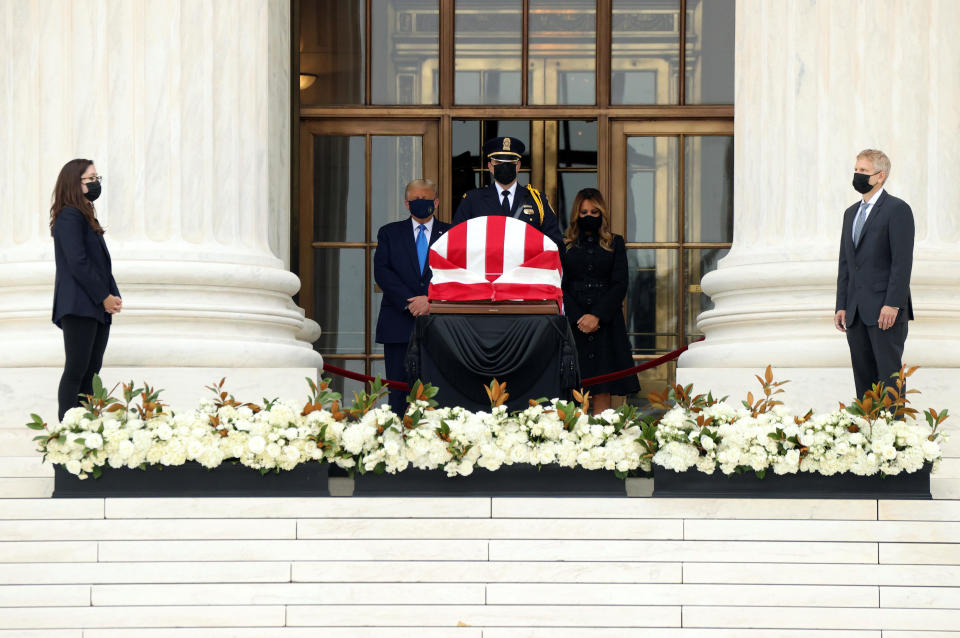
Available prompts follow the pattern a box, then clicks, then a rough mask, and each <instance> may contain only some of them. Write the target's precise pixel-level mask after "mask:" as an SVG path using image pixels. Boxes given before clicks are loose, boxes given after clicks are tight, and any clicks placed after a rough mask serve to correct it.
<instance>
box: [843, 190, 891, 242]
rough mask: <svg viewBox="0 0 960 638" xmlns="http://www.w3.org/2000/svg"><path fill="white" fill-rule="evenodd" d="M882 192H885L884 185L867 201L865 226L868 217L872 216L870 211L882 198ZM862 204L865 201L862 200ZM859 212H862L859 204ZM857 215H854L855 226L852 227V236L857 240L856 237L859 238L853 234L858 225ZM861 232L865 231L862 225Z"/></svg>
mask: <svg viewBox="0 0 960 638" xmlns="http://www.w3.org/2000/svg"><path fill="white" fill-rule="evenodd" d="M882 194H883V186H881V187H880V190H878V191H877V192H876V193H874V194H873V197H871V198H870V199H869V200H868V201H867V209H866V210H865V211H863V225H864V226H866V225H867V219H868V218H869V217H870V211H872V210H873V205H874V204H876V203H877V200H878V199H880V195H882ZM860 205H861V206H862V205H863V202H861V203H860ZM859 214H860V208H859V206H858V207H857V215H859ZM857 215H854V216H853V228H852V229H851V234H850V236H851V237H853V239H854V241H856V239H857V238H856V237H855V236H854V235H853V231H854V230H855V229H856V227H857ZM860 232H861V233H862V232H863V230H862V227H861V231H860Z"/></svg>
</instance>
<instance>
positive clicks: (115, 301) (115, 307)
mask: <svg viewBox="0 0 960 638" xmlns="http://www.w3.org/2000/svg"><path fill="white" fill-rule="evenodd" d="M103 308H104V310H106V311H107V312H109V313H110V314H111V315H115V314H117V313H118V312H120V311H121V310H122V309H123V299H121V298H120V297H117V296H116V295H108V296H107V298H106V299H104V300H103Z"/></svg>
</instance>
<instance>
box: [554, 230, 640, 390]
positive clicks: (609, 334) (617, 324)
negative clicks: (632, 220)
mask: <svg viewBox="0 0 960 638" xmlns="http://www.w3.org/2000/svg"><path fill="white" fill-rule="evenodd" d="M628 283H629V275H628V273H627V250H626V247H625V246H624V243H623V237H621V236H620V235H614V242H613V251H612V252H611V251H609V250H604V249H603V248H602V247H601V246H600V244H599V242H598V238H597V235H596V234H595V233H582V234H581V235H580V238H579V239H578V241H577V243H576V244H574V245H572V246H570V247H569V248H568V249H567V252H566V256H565V257H564V258H563V305H564V312H565V314H566V315H567V319H568V320H569V321H570V326H571V328H572V329H573V336H574V340H575V341H576V344H577V354H578V357H579V359H580V375H581V376H582V377H583V378H584V379H586V378H588V377H594V376H598V375H601V374H607V373H609V372H616V371H617V370H624V369H626V368H632V367H633V366H634V363H633V358H632V357H631V356H630V342H629V341H628V340H627V327H626V324H625V323H624V321H623V298H624V297H625V296H626V294H627V284H628ZM586 314H592V315H596V316H597V317H599V318H600V323H599V326H598V328H597V330H596V332H593V333H590V334H584V333H583V332H581V331H580V329H579V328H577V321H578V320H579V319H580V317H582V316H583V315H586ZM587 389H588V390H590V392H591V394H603V393H606V392H609V393H610V394H623V395H629V394H634V393H636V392H639V391H640V382H639V381H637V375H635V374H633V375H630V376H628V377H626V378H624V379H618V380H616V381H610V382H607V383H600V384H597V385H595V386H591V387H589V388H587Z"/></svg>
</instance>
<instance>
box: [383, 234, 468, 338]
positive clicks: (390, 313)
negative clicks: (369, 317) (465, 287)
mask: <svg viewBox="0 0 960 638" xmlns="http://www.w3.org/2000/svg"><path fill="white" fill-rule="evenodd" d="M448 228H450V225H449V224H444V223H443V222H442V221H440V220H439V219H436V218H434V220H433V230H432V231H431V233H430V243H431V244H433V242H435V241H437V238H439V237H440V235H442V234H443V233H445V232H447V229H448ZM432 275H433V272H432V271H431V270H430V266H429V265H428V266H426V267H425V268H424V269H423V274H421V273H420V262H419V261H418V260H417V244H416V240H415V239H414V234H413V225H412V224H411V222H410V218H409V217H408V218H407V219H405V220H403V221H400V222H393V223H392V224H385V225H384V226H382V227H381V228H380V230H379V231H378V232H377V250H376V252H374V254H373V278H374V279H375V280H376V282H377V285H378V286H380V289H381V290H382V291H383V300H382V301H381V302H380V316H379V317H378V318H377V336H376V341H377V343H406V342H408V341H409V340H410V335H411V334H412V333H413V315H411V314H410V311H409V310H407V299H409V298H410V297H417V296H419V295H425V294H427V287H428V285H429V284H430V277H431V276H432Z"/></svg>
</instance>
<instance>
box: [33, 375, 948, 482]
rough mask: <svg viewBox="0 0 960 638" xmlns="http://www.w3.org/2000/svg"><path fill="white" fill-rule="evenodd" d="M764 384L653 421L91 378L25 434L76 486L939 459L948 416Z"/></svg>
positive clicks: (581, 408)
mask: <svg viewBox="0 0 960 638" xmlns="http://www.w3.org/2000/svg"><path fill="white" fill-rule="evenodd" d="M767 376H768V378H767V380H766V381H765V382H764V381H763V380H761V383H765V385H764V389H765V393H766V398H765V399H762V400H760V401H757V402H756V403H754V402H753V398H752V396H748V401H745V402H744V403H743V405H742V406H739V407H735V406H733V405H731V404H729V403H727V402H726V401H723V400H719V401H718V400H714V399H713V398H712V397H711V396H710V395H706V396H705V397H704V396H703V395H697V396H691V391H690V388H689V387H687V388H682V387H680V386H676V387H675V388H672V389H670V390H669V392H666V393H664V394H663V395H656V394H653V395H651V399H652V401H653V402H654V403H655V404H658V403H659V404H663V407H669V409H667V411H666V412H665V413H664V414H663V416H662V417H661V418H659V419H654V418H653V417H650V416H644V415H642V414H641V413H640V411H639V410H637V409H636V408H634V407H632V406H629V405H625V406H622V407H620V408H619V409H617V410H606V411H604V412H603V413H601V414H599V415H590V414H589V394H588V393H583V394H581V393H579V392H575V393H574V396H575V401H569V402H568V401H561V400H558V399H552V400H546V399H540V400H537V401H533V400H532V401H530V406H529V407H527V408H526V409H524V410H522V411H516V412H508V411H507V408H506V406H505V405H503V403H504V402H505V401H506V399H507V397H508V396H509V395H508V394H507V393H506V392H505V387H506V384H498V383H497V382H496V381H494V382H493V383H491V385H490V387H488V388H487V392H488V395H489V396H490V400H491V409H490V411H489V412H485V411H478V412H471V411H469V410H465V409H463V408H459V407H453V408H450V407H444V408H439V407H436V402H435V401H433V399H432V397H433V396H434V395H435V394H436V392H437V389H436V388H434V387H432V386H428V385H423V384H420V383H419V382H418V383H416V384H415V385H414V387H413V390H412V391H411V393H410V396H409V397H408V408H407V411H406V413H405V414H404V415H403V416H399V415H397V414H395V413H393V412H392V411H391V410H390V408H389V406H387V405H386V404H385V403H383V402H382V400H383V397H384V395H385V392H386V389H385V388H384V387H383V385H382V384H381V383H380V382H379V380H378V381H377V382H374V383H373V384H372V385H371V392H369V393H363V394H360V395H355V399H356V400H355V402H354V405H353V406H352V407H351V408H349V409H341V408H340V405H339V399H340V395H339V394H338V393H336V392H333V391H332V390H330V389H329V386H328V384H329V381H324V382H322V383H321V384H320V385H319V386H318V385H316V384H315V383H314V382H313V381H311V380H309V379H308V380H307V381H308V383H309V384H310V388H311V393H312V394H311V396H310V398H309V399H308V400H307V402H306V404H305V405H301V404H299V403H294V402H290V401H280V400H272V401H268V400H264V401H262V402H261V403H259V404H253V403H240V402H239V401H236V400H235V399H234V398H233V397H232V396H230V395H229V394H228V393H226V392H225V391H224V390H223V383H224V382H223V380H221V381H220V383H219V384H216V385H214V386H210V389H212V390H213V392H214V398H211V399H206V400H203V401H202V402H201V404H200V406H199V407H198V408H197V409H194V410H191V411H188V412H182V413H178V414H174V413H173V412H170V411H168V410H166V409H165V408H166V406H165V405H164V404H163V403H162V402H161V401H160V400H159V394H160V391H157V390H154V389H153V388H151V387H150V386H149V385H146V384H145V385H144V387H143V388H134V386H133V383H130V384H129V385H128V384H124V385H123V399H124V400H123V401H121V400H119V399H117V398H114V397H112V396H111V393H110V392H107V391H106V390H105V389H104V388H103V386H102V384H101V382H100V380H99V379H95V383H94V394H93V395H90V396H88V397H87V400H86V401H85V403H84V407H81V408H74V409H72V410H69V411H68V412H67V413H66V415H65V416H64V419H63V421H62V422H61V423H57V424H53V425H47V424H46V423H44V422H43V420H42V419H41V418H40V417H39V416H37V415H32V421H31V422H30V423H28V424H27V425H28V426H29V427H31V428H32V429H35V430H42V431H43V434H41V435H39V436H37V437H36V439H37V440H38V442H39V446H40V450H41V451H42V452H43V453H44V456H45V459H46V460H48V461H50V462H51V463H55V464H59V465H62V466H63V467H65V468H66V470H67V471H68V472H70V473H71V474H75V475H77V476H79V477H80V478H81V479H83V478H87V477H88V476H90V475H93V476H94V477H97V476H100V474H101V472H102V471H103V468H105V467H109V468H145V467H147V466H150V465H160V466H178V465H183V464H184V463H187V462H189V461H194V462H197V463H199V464H200V465H202V466H204V467H206V468H211V469H212V468H215V467H217V466H219V465H221V464H223V463H225V462H231V463H239V464H241V465H244V466H246V467H249V468H251V469H255V470H259V471H260V472H262V473H266V472H271V471H281V470H292V469H293V468H295V467H297V466H298V465H301V464H303V463H310V462H330V463H335V464H337V465H338V466H340V467H342V468H345V469H348V470H351V471H357V472H360V473H364V472H377V473H381V472H386V473H390V474H393V473H396V472H402V471H403V470H405V469H408V468H417V469H426V470H432V469H441V468H442V469H443V470H444V471H445V472H446V474H447V475H448V476H468V475H469V474H471V473H472V472H473V471H474V470H475V469H476V468H478V467H479V468H483V469H486V470H490V471H496V470H497V469H499V468H500V467H502V466H503V465H513V464H516V463H525V464H530V465H538V466H539V465H550V464H556V465H559V466H561V467H569V468H575V467H580V468H584V469H589V470H609V471H613V472H616V473H617V475H618V476H622V477H626V476H627V475H628V474H629V473H632V472H636V471H643V472H649V471H650V470H651V467H652V465H653V464H656V465H658V466H660V467H663V468H667V469H671V470H675V471H678V472H683V471H687V470H690V469H694V468H695V469H696V470H698V471H701V472H705V473H708V474H710V473H713V472H714V471H716V470H719V471H720V472H722V473H724V474H731V473H734V472H742V471H753V472H756V473H757V474H758V475H760V476H762V475H763V474H764V473H765V472H766V471H768V470H772V471H773V472H775V473H777V474H787V473H795V472H816V473H820V474H823V475H832V474H837V473H842V472H850V473H853V474H859V475H871V474H878V473H882V474H888V475H892V474H899V473H901V472H915V471H917V470H920V469H921V468H922V467H923V466H924V464H925V463H935V462H937V461H939V459H940V457H941V454H942V453H941V448H940V443H941V442H942V441H943V440H944V435H943V434H942V433H941V432H939V431H938V426H939V425H940V424H941V423H942V422H943V421H944V420H945V419H946V416H947V415H946V411H943V412H941V413H937V412H936V411H934V410H930V411H928V412H927V413H925V416H926V421H927V422H926V423H924V422H921V421H918V420H916V419H915V418H913V417H914V415H915V411H910V410H909V409H906V410H907V412H906V413H904V409H905V404H906V402H905V401H904V402H903V403H902V405H901V404H892V405H887V406H885V407H883V408H882V409H879V410H873V409H868V410H863V408H864V407H870V406H865V405H864V404H861V403H860V402H858V407H857V408H850V409H848V410H837V411H834V412H831V413H829V414H825V415H816V416H814V415H813V414H812V413H807V414H806V415H804V416H803V417H798V416H794V415H792V414H791V413H790V412H789V411H788V410H786V409H785V408H784V407H783V406H782V405H780V404H779V402H777V401H775V400H773V399H772V398H771V397H772V395H773V394H776V391H775V390H776V388H777V386H778V385H782V384H781V383H778V382H772V378H770V370H769V368H768V370H767ZM137 400H138V401H139V403H135V401H137ZM671 403H672V404H673V405H672V406H669V405H667V404H671ZM858 410H859V411H860V412H861V414H856V412H857V411H858ZM911 412H912V413H911ZM904 417H906V418H904Z"/></svg>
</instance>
